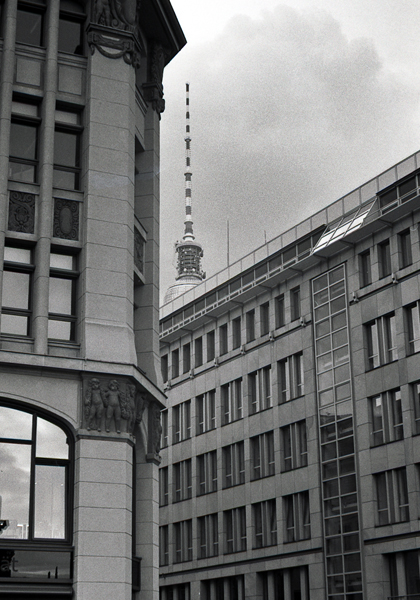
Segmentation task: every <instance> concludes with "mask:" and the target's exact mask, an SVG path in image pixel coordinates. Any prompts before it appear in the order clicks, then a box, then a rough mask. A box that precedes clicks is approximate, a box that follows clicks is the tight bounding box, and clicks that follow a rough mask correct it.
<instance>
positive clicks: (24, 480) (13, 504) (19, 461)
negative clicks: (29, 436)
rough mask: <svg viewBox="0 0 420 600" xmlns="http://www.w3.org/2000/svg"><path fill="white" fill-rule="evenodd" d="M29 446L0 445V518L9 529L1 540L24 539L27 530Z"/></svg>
mask: <svg viewBox="0 0 420 600" xmlns="http://www.w3.org/2000/svg"><path fill="white" fill-rule="evenodd" d="M31 448H32V446H31V445H30V444H25V445H22V444H5V443H0V464H1V469H0V490H1V518H2V519H8V521H9V527H8V528H7V529H4V530H3V532H2V533H0V539H5V538H14V539H27V538H28V527H29V482H30V471H31Z"/></svg>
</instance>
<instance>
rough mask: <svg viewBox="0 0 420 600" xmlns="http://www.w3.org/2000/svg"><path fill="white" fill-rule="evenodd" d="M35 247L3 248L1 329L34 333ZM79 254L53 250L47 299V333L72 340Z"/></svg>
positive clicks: (65, 339) (11, 331)
mask: <svg viewBox="0 0 420 600" xmlns="http://www.w3.org/2000/svg"><path fill="white" fill-rule="evenodd" d="M33 254H34V249H32V248H29V247H28V248H26V247H17V246H11V245H8V246H5V248H4V272H3V288H2V309H1V313H2V314H1V333H2V334H6V335H13V336H30V335H31V316H32V300H33V298H32V295H33V294H32V280H33V275H34V270H35V265H34V260H33ZM78 275H79V273H78V271H77V268H76V256H74V255H72V254H65V253H61V252H60V253H58V252H51V254H50V280H49V296H48V298H49V300H48V337H49V338H50V339H55V340H64V341H72V340H74V339H75V327H76V283H77V278H78Z"/></svg>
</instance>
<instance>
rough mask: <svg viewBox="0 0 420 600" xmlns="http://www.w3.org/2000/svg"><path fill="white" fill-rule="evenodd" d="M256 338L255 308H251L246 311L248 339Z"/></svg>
mask: <svg viewBox="0 0 420 600" xmlns="http://www.w3.org/2000/svg"><path fill="white" fill-rule="evenodd" d="M253 340H255V310H254V309H252V310H249V311H248V312H247V313H246V341H247V342H252V341H253Z"/></svg>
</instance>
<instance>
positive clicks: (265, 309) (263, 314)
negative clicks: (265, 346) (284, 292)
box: [260, 302, 270, 335]
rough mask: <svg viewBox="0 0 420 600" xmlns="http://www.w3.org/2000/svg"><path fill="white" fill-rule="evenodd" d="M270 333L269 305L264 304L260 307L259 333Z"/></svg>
mask: <svg viewBox="0 0 420 600" xmlns="http://www.w3.org/2000/svg"><path fill="white" fill-rule="evenodd" d="M269 331H270V303H269V302H265V303H264V304H261V306H260V333H261V335H266V334H267V333H268V332H269Z"/></svg>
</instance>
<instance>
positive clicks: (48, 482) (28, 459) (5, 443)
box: [0, 405, 69, 540]
mask: <svg viewBox="0 0 420 600" xmlns="http://www.w3.org/2000/svg"><path fill="white" fill-rule="evenodd" d="M68 469H69V443H68V437H67V434H66V433H65V431H64V430H63V429H62V428H61V427H59V426H57V425H55V424H54V423H52V422H51V421H47V420H46V419H44V418H42V417H40V416H39V415H37V414H35V413H30V412H26V411H21V410H17V409H16V408H12V407H10V406H4V405H2V406H0V518H1V519H5V520H8V521H9V526H8V527H7V528H6V529H4V530H3V531H2V532H1V534H0V539H26V540H41V539H49V540H51V539H56V540H65V539H67V537H68V532H67V530H66V529H67V528H66V496H67V488H68Z"/></svg>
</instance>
